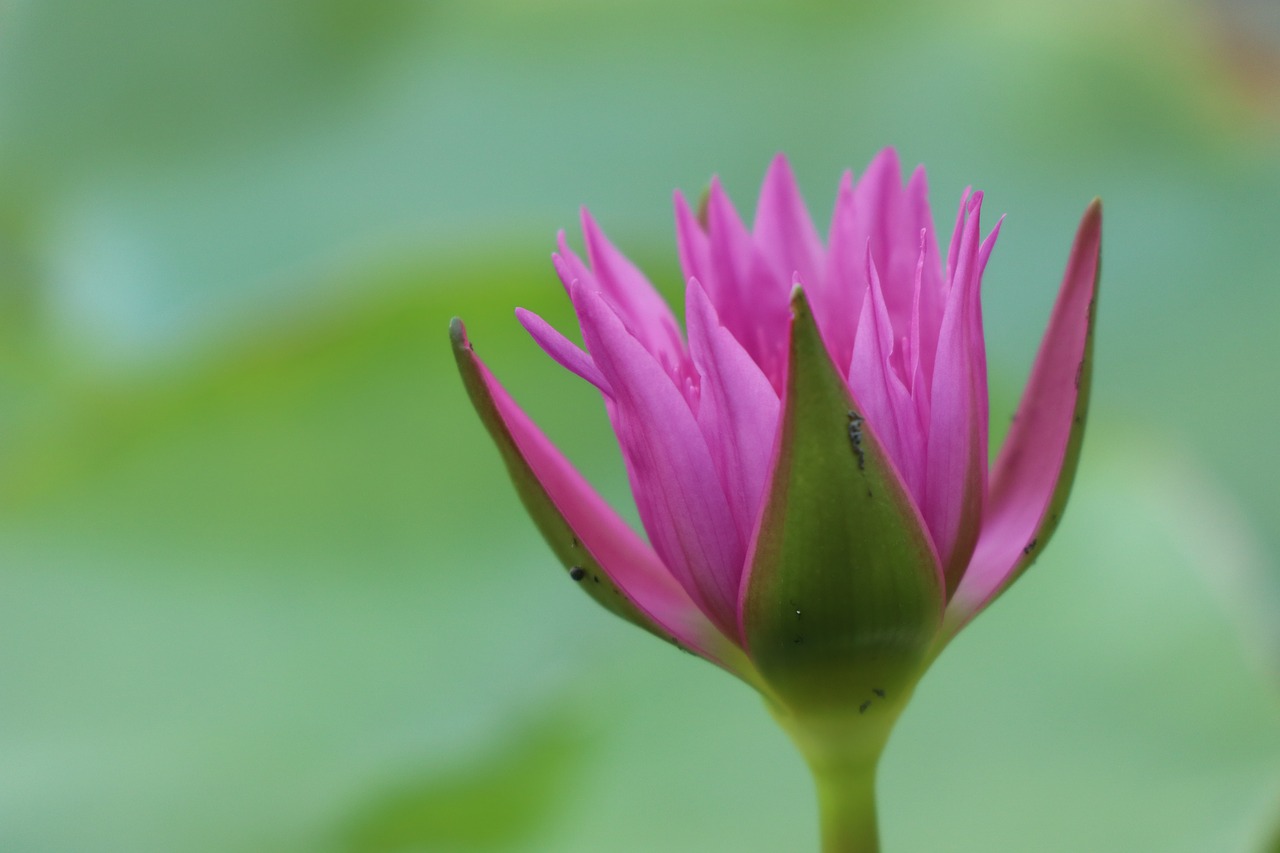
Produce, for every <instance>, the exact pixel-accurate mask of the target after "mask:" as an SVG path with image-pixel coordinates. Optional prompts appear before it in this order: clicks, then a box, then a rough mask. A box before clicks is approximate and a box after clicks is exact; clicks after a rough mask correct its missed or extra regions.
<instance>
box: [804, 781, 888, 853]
mask: <svg viewBox="0 0 1280 853" xmlns="http://www.w3.org/2000/svg"><path fill="white" fill-rule="evenodd" d="M811 766H812V765H811ZM812 769H813V778H814V782H815V784H816V785H817V788H818V815H819V819H820V821H821V827H822V851H823V853H878V851H879V850H880V836H879V832H878V829H877V826H876V776H875V774H876V771H875V765H874V764H872V765H871V766H870V767H866V768H819V767H812Z"/></svg>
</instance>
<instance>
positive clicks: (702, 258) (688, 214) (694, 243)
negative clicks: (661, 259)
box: [675, 190, 711, 283]
mask: <svg viewBox="0 0 1280 853" xmlns="http://www.w3.org/2000/svg"><path fill="white" fill-rule="evenodd" d="M675 208H676V248H677V249H678V251H679V253H680V269H681V270H682V271H683V272H684V280H685V282H686V283H687V282H688V281H689V279H691V278H696V279H698V280H699V281H701V280H703V279H704V278H706V277H707V276H708V275H710V274H711V269H710V268H711V247H710V245H709V244H708V242H707V233H706V232H705V231H704V230H703V229H702V225H701V223H699V222H698V218H697V217H696V216H695V215H694V213H693V211H692V210H690V209H689V203H688V202H686V201H685V198H684V193H682V192H680V191H679V190H676V191H675Z"/></svg>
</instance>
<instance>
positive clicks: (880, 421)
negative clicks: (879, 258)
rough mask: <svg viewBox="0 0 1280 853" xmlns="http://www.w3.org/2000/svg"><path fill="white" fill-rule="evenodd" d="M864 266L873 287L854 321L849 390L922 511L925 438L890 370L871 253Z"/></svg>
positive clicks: (885, 320) (888, 329)
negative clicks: (856, 333) (860, 405)
mask: <svg viewBox="0 0 1280 853" xmlns="http://www.w3.org/2000/svg"><path fill="white" fill-rule="evenodd" d="M866 263H867V267H868V270H869V274H868V278H869V279H870V280H871V287H870V288H869V290H868V296H867V299H866V301H865V302H864V303H863V306H862V317H861V318H860V319H859V322H858V337H857V339H856V340H855V341H854V345H853V358H852V360H851V363H850V366H849V388H850V390H851V391H852V392H853V396H854V397H855V398H857V400H858V401H859V402H860V403H861V404H862V408H863V412H862V413H863V416H864V417H865V418H866V420H867V423H869V424H871V426H872V427H873V428H874V429H875V430H876V434H877V435H878V436H879V438H880V443H881V445H882V446H883V447H884V450H885V453H887V454H888V456H889V459H890V460H892V462H893V464H894V467H895V468H896V469H897V470H898V472H899V473H900V475H901V477H902V481H903V485H904V486H906V488H907V492H908V494H909V495H910V496H911V498H912V499H913V500H914V501H915V503H916V505H917V506H920V504H921V501H922V499H923V496H924V495H923V478H924V452H925V448H924V436H923V435H922V433H921V431H920V427H919V423H918V421H917V420H916V413H915V406H914V404H913V403H912V401H911V397H910V395H909V394H908V393H907V390H906V388H905V387H904V386H903V385H902V383H901V382H900V381H899V380H898V377H897V376H896V375H894V373H893V370H892V368H891V367H890V364H889V361H890V349H891V341H892V335H893V327H892V325H891V324H890V321H889V310H888V308H887V307H886V306H885V304H884V297H883V293H882V289H881V286H880V276H879V275H878V273H877V272H876V268H875V265H874V264H873V263H872V260H871V256H870V255H869V254H868V256H867V260H866Z"/></svg>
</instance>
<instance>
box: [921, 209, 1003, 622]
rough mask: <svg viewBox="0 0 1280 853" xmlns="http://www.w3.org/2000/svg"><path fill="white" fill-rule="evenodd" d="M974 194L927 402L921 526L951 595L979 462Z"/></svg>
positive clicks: (972, 520)
mask: <svg viewBox="0 0 1280 853" xmlns="http://www.w3.org/2000/svg"><path fill="white" fill-rule="evenodd" d="M981 208H982V193H974V194H973V197H972V198H971V199H970V200H969V203H968V217H967V219H966V220H965V222H964V225H963V233H962V236H961V239H960V241H959V242H960V247H959V248H958V250H957V251H956V253H955V255H956V265H955V267H953V269H952V275H951V283H950V288H949V291H948V293H947V304H946V310H945V313H944V315H943V319H942V329H941V333H940V336H939V341H938V349H937V358H936V361H935V367H934V375H933V382H932V389H931V393H930V395H929V434H928V439H927V442H928V449H927V451H926V469H925V496H924V507H923V509H924V518H925V521H926V523H927V524H928V525H929V532H930V533H932V534H933V537H934V544H935V545H936V546H937V548H938V554H939V556H940V557H941V558H942V565H943V567H944V569H945V572H946V577H947V594H948V597H950V594H951V593H952V592H954V590H955V588H956V585H957V584H958V583H959V582H960V576H961V575H962V574H963V573H964V568H965V566H966V565H968V563H969V557H970V555H971V554H972V552H973V545H974V543H975V542H976V541H977V536H978V528H979V524H980V521H981V518H982V493H983V477H984V476H985V475H986V464H987V460H986V458H985V457H982V456H979V449H980V447H981V437H980V436H979V435H978V430H979V427H980V424H981V414H980V413H979V411H978V409H979V401H978V399H977V388H976V385H975V383H974V381H973V372H974V359H975V354H974V342H973V336H972V325H971V323H972V311H973V308H972V305H973V301H974V300H975V299H976V298H977V288H978V275H977V272H978V270H977V264H978V235H979V228H980V219H981Z"/></svg>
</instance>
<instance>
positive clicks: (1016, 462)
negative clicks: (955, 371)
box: [947, 200, 1102, 634]
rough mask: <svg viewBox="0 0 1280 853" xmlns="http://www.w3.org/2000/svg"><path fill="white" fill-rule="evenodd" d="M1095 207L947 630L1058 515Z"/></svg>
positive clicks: (1078, 393) (1098, 210)
mask: <svg viewBox="0 0 1280 853" xmlns="http://www.w3.org/2000/svg"><path fill="white" fill-rule="evenodd" d="M1101 240H1102V206H1101V203H1100V202H1098V201H1096V200H1095V201H1094V203H1093V204H1091V205H1090V206H1089V209H1088V210H1087V211H1085V214H1084V218H1083V219H1082V220H1081V222H1080V229H1079V231H1078V232H1077V233H1076V239H1075V243H1074V245H1073V246H1072V248H1071V257H1070V259H1069V260H1068V261H1067V270H1066V274H1065V275H1064V277H1063V280H1062V289H1061V291H1060V292H1059V293H1058V300H1057V302H1056V303H1055V305H1054V308H1053V316H1051V317H1050V318H1049V327H1048V330H1047V331H1046V332H1045V336H1044V340H1043V341H1042V342H1041V344H1040V351H1039V353H1038V354H1037V355H1036V362H1035V366H1034V367H1033V368H1032V370H1031V377H1030V379H1028V380H1027V387H1026V390H1025V391H1023V394H1022V402H1021V404H1020V405H1019V408H1018V414H1017V417H1016V420H1015V421H1014V423H1013V426H1012V427H1011V428H1010V430H1009V435H1008V438H1006V439H1005V442H1004V446H1003V447H1001V448H1000V456H999V458H998V459H997V460H996V466H995V474H994V476H993V477H992V482H991V499H990V503H989V505H988V508H987V512H986V517H985V519H984V521H983V525H982V534H981V536H980V537H979V539H978V545H977V548H976V549H975V550H974V554H973V559H972V561H971V562H970V564H969V568H968V570H967V571H966V572H965V575H964V580H963V581H962V582H961V584H960V587H959V589H958V590H956V594H955V597H954V599H953V600H952V602H951V604H950V606H949V607H948V611H947V623H948V626H949V632H950V634H954V633H955V632H956V631H958V630H960V628H961V627H963V626H964V624H965V623H966V622H968V621H969V620H970V619H972V618H973V617H974V615H976V614H977V613H978V612H979V611H981V610H982V609H983V608H984V607H986V606H987V604H989V603H990V602H991V601H992V600H993V599H994V598H995V597H996V596H997V595H999V594H1000V592H1002V591H1003V590H1004V589H1005V588H1007V587H1008V585H1009V584H1010V583H1012V582H1013V580H1014V579H1015V578H1016V577H1017V576H1018V575H1019V574H1020V573H1021V572H1022V571H1024V570H1025V569H1026V568H1027V566H1028V565H1030V564H1031V562H1032V561H1033V560H1034V559H1035V558H1036V556H1038V555H1039V553H1040V549H1042V548H1043V547H1044V546H1045V544H1046V543H1047V542H1048V539H1049V536H1050V535H1051V534H1052V533H1053V530H1054V528H1055V527H1056V526H1057V523H1058V521H1059V519H1060V517H1061V515H1062V511H1063V508H1064V507H1065V504H1066V499H1067V494H1068V493H1069V492H1070V489H1071V482H1072V480H1073V478H1074V477H1075V466H1076V460H1077V458H1078V455H1079V452H1080V442H1081V439H1082V438H1083V434H1084V419H1085V411H1086V409H1087V407H1088V395H1089V376H1090V372H1091V365H1092V354H1091V351H1092V342H1093V316H1094V303H1095V298H1096V295H1097V287H1098V270H1099V256H1100V251H1101Z"/></svg>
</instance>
